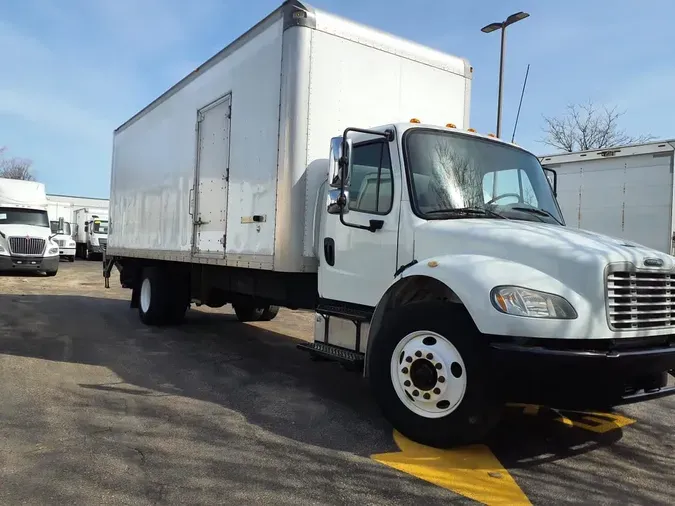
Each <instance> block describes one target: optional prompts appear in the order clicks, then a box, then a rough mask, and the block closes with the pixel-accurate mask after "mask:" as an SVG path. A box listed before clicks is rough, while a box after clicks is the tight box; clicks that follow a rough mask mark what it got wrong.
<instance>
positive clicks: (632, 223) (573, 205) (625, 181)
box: [547, 154, 672, 253]
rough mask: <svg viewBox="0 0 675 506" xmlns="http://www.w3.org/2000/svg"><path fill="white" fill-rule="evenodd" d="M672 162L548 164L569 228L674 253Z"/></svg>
mask: <svg viewBox="0 0 675 506" xmlns="http://www.w3.org/2000/svg"><path fill="white" fill-rule="evenodd" d="M670 160H671V158H670V156H665V157H664V156H663V155H656V156H655V155H653V154H643V155H636V156H630V157H617V158H611V157H610V158H607V159H594V160H587V161H574V162H569V163H562V164H556V163H552V164H548V165H547V167H550V168H552V169H554V170H556V171H557V172H558V202H559V203H560V207H561V209H562V212H563V216H564V217H565V221H566V224H567V226H570V227H574V228H581V229H585V230H590V231H592V232H598V233H601V234H605V235H609V236H612V237H617V238H621V239H626V240H629V241H634V242H637V243H639V244H643V245H645V246H648V247H651V248H654V249H657V250H659V251H663V252H666V253H668V252H669V251H670V240H671V239H670V231H671V205H672V204H671V202H672V173H671V162H670Z"/></svg>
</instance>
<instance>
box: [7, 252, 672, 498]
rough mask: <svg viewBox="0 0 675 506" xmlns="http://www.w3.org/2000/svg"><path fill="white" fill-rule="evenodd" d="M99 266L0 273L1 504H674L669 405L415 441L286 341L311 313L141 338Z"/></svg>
mask: <svg viewBox="0 0 675 506" xmlns="http://www.w3.org/2000/svg"><path fill="white" fill-rule="evenodd" d="M129 296H130V292H129V291H128V290H123V289H121V288H120V287H119V285H118V283H117V278H116V276H115V275H113V277H112V278H111V288H110V289H109V290H106V289H105V288H104V287H103V279H102V277H101V264H100V262H86V261H76V262H75V263H73V264H70V263H61V265H60V270H59V273H58V275H57V276H56V277H54V278H46V277H43V276H39V275H38V276H15V275H13V276H6V277H0V405H1V406H2V408H1V410H0V434H1V437H0V503H2V504H64V503H67V504H73V505H74V504H133V505H144V504H178V503H181V504H182V503H189V504H233V503H237V504H274V505H282V504H425V505H431V504H476V502H475V501H479V502H484V503H490V504H522V503H525V504H527V503H528V502H531V503H532V504H551V503H556V504H559V503H585V504H672V502H673V497H675V471H674V470H675V419H674V417H673V412H674V409H675V399H672V398H670V399H660V400H656V401H651V402H648V403H642V404H638V405H633V406H629V407H626V408H624V409H622V410H621V411H620V412H619V413H615V414H595V415H588V414H579V413H568V412H556V411H554V410H551V409H548V408H537V407H534V406H511V407H509V408H508V409H507V416H506V417H505V419H504V421H503V423H502V424H501V425H500V427H499V428H498V430H497V431H496V432H495V434H494V435H493V436H492V437H491V439H490V440H489V441H487V442H486V444H485V445H476V446H473V447H469V448H458V449H456V450H448V451H439V450H432V449H428V448H424V447H419V446H418V445H415V444H413V443H411V442H409V441H406V440H405V439H403V438H400V437H399V436H398V435H395V434H392V430H391V428H390V426H389V425H388V424H387V423H386V422H385V421H384V420H383V419H382V417H381V416H380V414H379V412H378V411H377V409H376V408H375V407H374V404H373V402H372V400H371V398H370V394H369V392H368V389H367V388H366V385H365V383H364V382H363V380H362V379H361V378H360V377H359V376H358V375H357V374H354V373H351V372H348V371H346V370H343V369H342V368H341V367H339V366H338V365H335V364H326V363H321V362H313V361H310V360H309V358H308V357H307V356H306V355H305V354H304V353H303V352H302V351H300V350H298V349H297V348H296V344H297V343H298V340H300V339H306V340H309V339H311V336H312V329H313V321H312V315H311V314H310V313H302V312H291V311H282V312H280V313H279V316H278V317H277V318H276V319H275V320H274V321H272V322H267V323H256V324H241V323H239V322H237V320H236V318H234V316H233V315H232V314H230V312H229V311H228V310H226V309H222V310H212V309H202V308H193V309H191V310H190V311H189V313H188V319H187V322H186V323H185V325H183V326H182V327H180V328H176V329H151V328H147V327H144V326H143V325H142V324H141V323H140V322H139V320H138V317H137V313H136V311H135V310H131V309H129V303H128V298H129Z"/></svg>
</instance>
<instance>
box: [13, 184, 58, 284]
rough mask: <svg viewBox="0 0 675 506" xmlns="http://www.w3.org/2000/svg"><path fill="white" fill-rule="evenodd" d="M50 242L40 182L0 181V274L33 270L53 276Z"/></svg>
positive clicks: (53, 245)
mask: <svg viewBox="0 0 675 506" xmlns="http://www.w3.org/2000/svg"><path fill="white" fill-rule="evenodd" d="M58 269H59V246H58V244H56V243H55V242H54V235H53V234H52V233H51V228H50V224H49V217H48V215H47V199H46V194H45V187H44V185H43V184H42V183H37V182H33V181H18V180H13V179H4V178H0V272H8V271H11V272H17V271H28V272H30V271H33V272H36V271H37V272H45V273H46V274H47V275H48V276H56V273H57V272H58Z"/></svg>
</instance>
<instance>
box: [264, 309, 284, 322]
mask: <svg viewBox="0 0 675 506" xmlns="http://www.w3.org/2000/svg"><path fill="white" fill-rule="evenodd" d="M277 314H279V306H267V307H266V308H265V309H263V312H262V315H260V321H262V322H268V321H271V320H274V319H275V318H276V317H277Z"/></svg>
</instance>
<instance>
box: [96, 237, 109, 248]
mask: <svg viewBox="0 0 675 506" xmlns="http://www.w3.org/2000/svg"><path fill="white" fill-rule="evenodd" d="M98 245H99V246H101V248H103V249H105V248H106V246H107V245H108V239H99V240H98Z"/></svg>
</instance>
